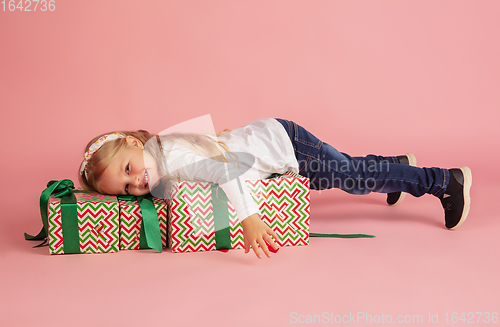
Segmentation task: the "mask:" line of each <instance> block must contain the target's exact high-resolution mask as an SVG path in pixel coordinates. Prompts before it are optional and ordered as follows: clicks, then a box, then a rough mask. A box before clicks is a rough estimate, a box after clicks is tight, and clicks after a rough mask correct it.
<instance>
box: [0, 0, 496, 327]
mask: <svg viewBox="0 0 500 327" xmlns="http://www.w3.org/2000/svg"><path fill="white" fill-rule="evenodd" d="M0 9H1V7H0ZM499 10H500V3H499V2H498V1H486V0H485V1H481V2H480V3H479V2H474V3H473V2H470V1H461V0H456V1H444V0H437V1H432V2H428V1H427V2H426V1H420V0H418V1H416V0H413V1H411V0H408V1H399V0H397V1H396V0H394V1H372V0H367V1H362V0H360V1H355V2H354V1H316V0H314V1H293V0H287V1H251V2H248V1H241V2H239V1H222V0H219V1H210V2H207V1H182V2H181V1H179V2H167V1H159V0H151V1H148V5H147V6H145V5H141V6H139V2H137V1H131V0H122V1H120V5H117V4H116V2H114V1H113V2H112V1H107V0H106V1H104V0H102V1H65V2H64V3H63V2H61V1H58V2H57V9H56V11H54V12H45V13H41V12H32V13H25V12H9V11H8V10H7V11H5V12H3V11H0V41H1V43H0V44H1V47H2V51H0V108H2V109H1V110H2V119H1V121H0V124H1V128H2V136H3V138H2V154H1V160H0V170H1V171H2V175H1V176H2V177H1V178H2V187H1V188H0V199H1V200H0V201H1V202H0V203H1V214H0V264H1V265H0V287H1V291H0V326H2V327H3V326H6V327H11V326H23V327H24V326H35V325H36V326H53V327H55V326H75V327H77V326H85V327H87V326H290V325H292V326H293V325H311V324H314V323H308V322H309V320H307V319H309V318H310V319H314V316H315V315H320V316H321V318H322V319H323V320H322V322H321V323H320V322H319V321H318V317H316V324H322V323H325V322H326V318H328V319H333V322H335V319H337V323H339V324H343V325H348V324H353V323H354V322H356V323H357V325H360V326H363V325H382V324H385V323H389V322H390V321H392V323H397V322H398V320H399V322H400V323H401V324H405V325H410V326H413V325H418V326H425V325H432V326H437V325H443V326H444V325H450V326H460V325H470V324H469V323H467V322H471V323H472V322H474V323H475V324H476V325H480V326H490V325H498V324H499V322H498V321H497V320H495V319H496V318H497V317H498V312H499V311H500V295H499V294H500V282H499V272H500V263H499V259H498V258H499V256H498V253H499V250H500V237H499V232H500V221H499V219H498V218H499V211H500V210H499V209H500V201H499V199H500V197H499V195H500V186H499V184H498V181H499V180H500V170H499V169H498V162H499V160H500V155H499V154H498V149H499V146H500V133H499V132H498V121H499V120H500V114H499V112H500V111H499V108H500V97H499V92H498V90H499V89H500V83H499V81H500V64H499V61H498V58H500V45H499V43H498V39H499V37H500V35H499V33H500V23H499V20H498V12H499ZM205 114H211V115H212V119H213V121H214V124H215V128H216V130H217V131H220V130H222V129H224V128H236V127H238V126H242V125H244V124H246V123H248V122H250V121H253V120H257V119H261V118H265V117H281V118H286V119H290V120H294V121H297V122H298V123H299V124H301V125H303V126H304V127H306V128H308V129H310V130H311V131H312V132H313V133H314V134H315V135H317V136H318V137H319V138H321V139H322V140H324V141H326V142H328V143H330V144H332V145H333V146H334V147H336V148H338V149H339V150H341V151H344V152H347V153H349V154H351V155H363V154H369V153H375V154H381V155H399V154H404V153H405V152H413V153H415V155H416V157H417V160H418V164H419V166H426V167H430V166H439V167H447V168H448V167H457V166H462V165H467V166H469V167H470V168H471V169H472V174H473V186H472V208H471V211H470V215H469V217H468V219H467V221H466V222H465V223H464V224H463V225H462V226H461V227H460V228H458V229H457V230H455V231H449V230H447V229H446V228H445V227H444V219H443V210H442V208H441V206H440V203H439V201H438V200H437V199H436V198H433V197H432V196H430V195H426V196H423V197H421V198H413V197H411V196H408V197H407V198H406V199H405V201H404V202H403V203H402V204H401V205H399V206H397V207H389V206H387V205H386V204H385V195H384V194H369V195H365V196H352V195H348V194H346V193H344V192H342V191H340V190H328V191H323V192H321V193H313V194H312V212H311V231H312V232H318V233H367V234H374V235H376V238H374V239H315V238H313V239H311V240H310V244H309V245H308V246H303V247H287V248H282V249H280V251H279V252H278V253H276V254H274V255H272V258H271V259H268V258H263V259H261V260H259V259H257V258H256V257H255V255H253V254H252V253H249V254H247V255H245V254H244V251H242V250H241V251H240V250H235V251H229V252H228V253H221V252H210V253H208V252H205V253H186V254H172V253H170V252H168V251H165V252H163V253H161V254H160V253H155V252H152V251H122V252H120V253H115V254H102V255H62V256H50V255H49V254H48V249H47V248H37V249H33V248H32V247H31V246H32V245H33V243H31V242H27V241H25V240H24V239H23V233H24V232H29V233H36V232H38V230H39V228H40V217H39V212H38V210H39V209H38V197H39V195H40V192H41V191H42V190H43V189H44V187H45V184H46V183H47V182H48V181H49V180H52V179H63V178H70V179H72V180H77V175H76V174H77V173H76V172H77V170H78V168H79V165H80V163H81V160H82V152H83V148H84V146H85V144H86V143H87V142H88V141H89V140H90V139H91V138H92V137H94V136H95V135H97V134H99V133H102V132H107V131H110V130H120V129H140V128H146V129H148V130H150V131H151V132H159V131H161V130H163V129H166V128H168V127H170V126H172V125H175V124H177V123H180V122H183V121H186V120H189V119H192V118H195V117H198V116H202V115H205ZM479 312H481V316H479ZM494 313H496V314H494ZM462 314H464V315H463V316H462ZM488 315H489V316H488ZM460 317H462V320H460V319H459V318H460ZM495 317H496V318H495ZM447 318H448V324H447V321H446V319H447ZM454 318H457V320H454ZM338 319H342V321H339V320H338ZM464 319H466V320H467V321H464ZM488 319H489V323H488ZM312 322H314V320H312ZM495 322H496V323H495Z"/></svg>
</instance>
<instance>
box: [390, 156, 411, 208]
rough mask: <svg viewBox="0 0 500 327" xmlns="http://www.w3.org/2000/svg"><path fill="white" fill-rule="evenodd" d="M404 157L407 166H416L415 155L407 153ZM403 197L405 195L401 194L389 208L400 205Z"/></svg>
mask: <svg viewBox="0 0 500 327" xmlns="http://www.w3.org/2000/svg"><path fill="white" fill-rule="evenodd" d="M405 156H406V157H407V158H408V165H409V166H413V167H416V166H417V158H416V157H415V155H414V154H413V153H407V154H405ZM405 196H406V193H405V192H401V195H400V196H399V199H398V200H397V201H396V202H394V204H389V205H390V206H391V207H394V206H396V205H398V204H400V203H401V202H403V200H404V198H405Z"/></svg>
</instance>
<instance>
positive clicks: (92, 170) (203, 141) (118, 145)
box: [79, 129, 237, 194]
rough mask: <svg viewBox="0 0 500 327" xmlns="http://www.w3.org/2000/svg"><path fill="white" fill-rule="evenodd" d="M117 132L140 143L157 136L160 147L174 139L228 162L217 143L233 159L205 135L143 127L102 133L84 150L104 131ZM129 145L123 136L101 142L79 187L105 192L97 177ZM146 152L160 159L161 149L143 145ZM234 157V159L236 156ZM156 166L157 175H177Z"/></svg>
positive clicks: (201, 153) (94, 140)
mask: <svg viewBox="0 0 500 327" xmlns="http://www.w3.org/2000/svg"><path fill="white" fill-rule="evenodd" d="M230 131H231V130H230V129H225V130H223V131H222V132H220V133H217V134H216V136H220V135H222V134H224V133H227V132H230ZM112 133H119V134H122V135H124V136H132V137H134V138H136V139H138V140H139V141H140V142H141V143H142V144H143V145H146V144H148V145H149V144H151V143H152V142H148V141H149V140H150V139H151V138H153V137H156V139H157V141H158V144H159V145H160V149H161V141H167V142H176V143H179V144H180V145H182V146H184V147H186V148H189V149H191V150H193V151H194V152H195V153H196V154H198V155H200V156H204V157H207V158H212V159H214V160H217V161H223V162H227V158H226V156H224V154H223V153H222V152H221V151H220V149H219V148H218V147H217V144H218V145H219V146H220V147H221V148H222V149H224V151H226V152H227V153H228V154H229V155H230V156H231V157H232V158H234V157H233V156H234V155H233V154H232V153H231V152H230V150H229V148H228V146H227V145H226V144H225V143H224V142H220V141H216V140H214V139H212V138H211V137H209V136H207V135H204V134H197V133H172V134H166V135H160V136H158V135H155V134H150V133H149V132H148V131H146V130H137V131H115V132H110V133H104V134H101V135H98V136H96V137H94V138H93V139H92V140H91V141H90V142H89V143H88V144H87V146H86V147H85V150H84V153H85V152H86V151H88V149H89V147H90V146H91V145H92V144H94V142H96V141H97V140H98V139H99V138H100V137H102V136H103V135H106V134H112ZM127 146H128V143H127V141H126V138H125V137H123V138H120V139H116V140H112V141H109V142H106V143H104V144H103V145H102V146H101V148H99V149H98V150H97V151H96V152H95V153H94V154H93V155H92V157H91V158H90V160H89V161H88V162H87V166H86V170H87V173H86V174H80V173H79V181H80V185H81V186H82V188H83V189H84V190H86V191H88V192H97V193H101V194H105V192H104V191H103V189H102V188H101V187H100V183H99V180H100V178H101V176H102V174H103V172H104V171H105V170H106V168H107V167H108V166H109V164H110V162H111V161H112V160H113V158H114V157H115V156H116V155H117V154H118V153H120V151H122V150H123V149H125V148H126V147H127ZM144 150H145V151H148V150H149V152H150V154H151V155H152V156H153V158H155V160H156V161H157V162H163V153H162V152H163V151H158V150H156V149H154V148H153V147H151V146H150V147H149V148H145V149H144ZM236 160H237V159H236ZM158 169H159V172H160V176H164V178H162V179H168V180H175V179H176V178H178V177H176V176H167V174H166V170H165V169H164V167H163V165H158Z"/></svg>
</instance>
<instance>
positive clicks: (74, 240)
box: [24, 179, 80, 253]
mask: <svg viewBox="0 0 500 327" xmlns="http://www.w3.org/2000/svg"><path fill="white" fill-rule="evenodd" d="M74 188H75V185H74V184H73V182H72V181H71V180H69V179H62V180H60V181H50V182H49V183H48V184H47V188H46V189H45V190H43V192H42V194H41V195H40V215H41V217H42V225H43V226H42V229H41V230H40V232H39V233H38V234H37V235H35V236H33V235H30V234H27V233H24V239H26V240H30V241H36V240H44V242H42V243H41V244H39V245H36V246H34V247H39V246H42V245H45V244H46V243H47V236H48V225H49V224H48V203H49V198H50V195H51V194H54V196H55V197H57V198H61V220H62V225H63V226H62V228H63V237H64V235H66V236H67V237H65V238H66V241H67V242H66V243H67V244H65V252H66V253H79V252H80V244H79V242H80V240H79V239H80V238H79V235H78V215H77V207H76V198H75V195H74V194H73V192H72V190H73V189H74ZM75 235H76V237H75ZM73 251H75V252H73Z"/></svg>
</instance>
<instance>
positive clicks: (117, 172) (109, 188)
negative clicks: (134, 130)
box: [99, 136, 160, 196]
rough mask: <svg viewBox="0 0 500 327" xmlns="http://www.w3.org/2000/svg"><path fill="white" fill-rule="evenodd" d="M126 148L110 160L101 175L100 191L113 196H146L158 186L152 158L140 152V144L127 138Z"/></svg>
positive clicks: (157, 175)
mask: <svg viewBox="0 0 500 327" xmlns="http://www.w3.org/2000/svg"><path fill="white" fill-rule="evenodd" d="M126 142H127V144H128V146H127V147H126V148H125V149H123V150H121V151H120V152H119V153H118V154H117V155H115V157H114V158H113V159H112V160H111V162H110V164H109V166H108V167H107V168H106V170H104V172H103V173H102V176H101V179H100V181H99V184H100V186H101V189H102V190H103V191H104V192H105V193H108V194H114V195H125V194H130V195H137V196H139V195H144V194H148V193H149V192H150V191H151V190H152V189H153V188H154V187H155V186H156V184H158V182H159V180H160V178H159V173H158V168H157V166H156V163H155V161H154V160H153V158H152V157H151V156H150V155H149V154H147V153H145V152H144V151H143V150H142V143H141V142H140V141H139V140H137V139H136V138H134V137H131V136H127V139H126Z"/></svg>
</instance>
